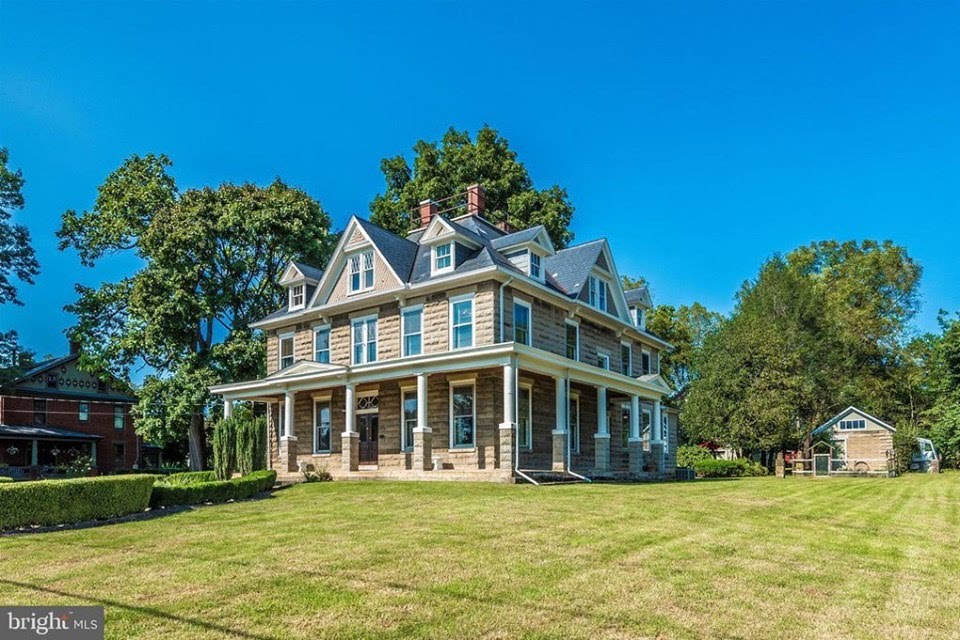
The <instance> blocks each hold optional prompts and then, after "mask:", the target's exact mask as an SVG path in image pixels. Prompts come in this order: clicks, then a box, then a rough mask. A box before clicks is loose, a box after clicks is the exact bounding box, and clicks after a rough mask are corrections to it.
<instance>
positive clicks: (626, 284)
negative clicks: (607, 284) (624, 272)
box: [620, 276, 647, 291]
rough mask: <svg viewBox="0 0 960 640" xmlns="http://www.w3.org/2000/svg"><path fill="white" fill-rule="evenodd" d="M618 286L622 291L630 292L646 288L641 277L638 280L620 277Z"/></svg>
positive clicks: (645, 282) (645, 280)
mask: <svg viewBox="0 0 960 640" xmlns="http://www.w3.org/2000/svg"><path fill="white" fill-rule="evenodd" d="M620 284H621V285H622V286H623V290H624V291H630V290H632V289H639V288H640V287H646V286H647V279H646V278H644V277H643V276H640V277H639V278H632V277H630V276H620Z"/></svg>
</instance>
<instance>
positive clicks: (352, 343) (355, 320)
mask: <svg viewBox="0 0 960 640" xmlns="http://www.w3.org/2000/svg"><path fill="white" fill-rule="evenodd" d="M370 320H373V321H374V323H375V324H376V325H377V328H376V333H377V337H376V338H375V339H374V343H375V344H376V350H377V352H378V353H377V356H378V357H379V355H380V354H379V350H380V319H379V317H378V316H377V314H375V313H374V314H370V315H368V316H361V317H359V318H351V319H350V362H351V363H352V364H369V363H371V362H377V359H376V358H375V359H373V360H370V359H369V358H368V357H367V349H368V348H369V344H370V340H369V337H370V336H369V335H368V334H367V327H366V325H367V322H369V321H370ZM358 324H363V325H364V326H363V362H357V361H356V360H355V359H354V358H355V357H356V355H357V349H356V347H357V343H356V337H357V336H356V333H355V329H356V326H357V325H358Z"/></svg>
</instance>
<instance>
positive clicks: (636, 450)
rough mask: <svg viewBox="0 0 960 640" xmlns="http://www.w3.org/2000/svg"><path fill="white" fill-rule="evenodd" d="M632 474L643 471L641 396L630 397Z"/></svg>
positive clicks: (629, 453) (629, 439)
mask: <svg viewBox="0 0 960 640" xmlns="http://www.w3.org/2000/svg"><path fill="white" fill-rule="evenodd" d="M627 453H628V455H629V461H630V473H632V474H634V475H636V474H639V473H640V472H641V471H643V438H641V437H640V396H638V395H631V396H630V437H629V438H628V439H627Z"/></svg>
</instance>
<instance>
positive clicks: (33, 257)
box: [0, 147, 40, 304]
mask: <svg viewBox="0 0 960 640" xmlns="http://www.w3.org/2000/svg"><path fill="white" fill-rule="evenodd" d="M9 160H10V153H9V152H8V151H7V149H6V148H5V147H0V304H5V303H8V302H12V303H13V304H23V303H22V302H21V300H20V297H19V296H18V295H17V287H16V286H15V285H14V283H13V279H14V278H16V279H17V280H19V281H21V282H25V283H27V284H33V282H34V280H33V279H34V278H35V277H36V276H37V274H39V273H40V263H39V262H37V254H36V252H35V251H34V249H33V245H31V244H30V231H29V230H28V229H27V227H26V226H24V225H22V224H15V223H14V222H13V221H12V217H13V214H12V211H11V210H13V209H22V208H23V205H24V200H23V182H24V181H23V172H22V171H20V170H19V169H17V170H16V171H12V170H11V169H10V168H8V167H7V163H8V162H9Z"/></svg>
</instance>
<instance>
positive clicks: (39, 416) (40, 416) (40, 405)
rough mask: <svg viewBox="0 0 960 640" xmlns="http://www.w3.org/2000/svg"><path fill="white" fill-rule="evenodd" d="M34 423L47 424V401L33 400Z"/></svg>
mask: <svg viewBox="0 0 960 640" xmlns="http://www.w3.org/2000/svg"><path fill="white" fill-rule="evenodd" d="M33 424H47V401H46V400H41V399H37V400H34V401H33Z"/></svg>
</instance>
